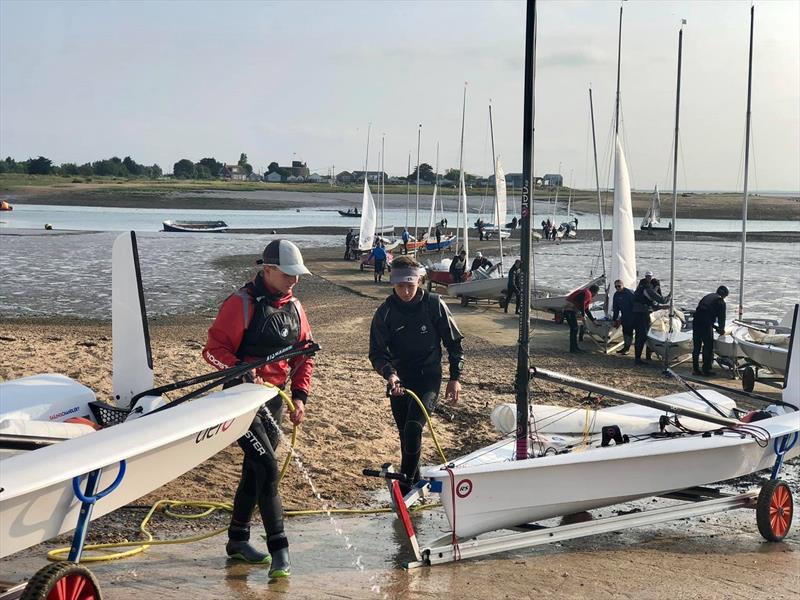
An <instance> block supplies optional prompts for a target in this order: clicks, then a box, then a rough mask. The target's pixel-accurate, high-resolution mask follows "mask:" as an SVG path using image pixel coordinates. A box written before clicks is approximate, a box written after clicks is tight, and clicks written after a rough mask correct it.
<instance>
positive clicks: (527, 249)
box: [515, 0, 536, 460]
mask: <svg viewBox="0 0 800 600" xmlns="http://www.w3.org/2000/svg"><path fill="white" fill-rule="evenodd" d="M524 89H525V95H524V100H523V103H522V110H523V118H522V121H523V130H522V198H521V210H522V232H521V234H522V235H521V240H520V255H521V257H522V299H523V302H522V306H521V310H520V317H519V340H518V341H517V374H516V386H515V387H516V395H517V435H516V440H517V445H516V460H525V459H527V458H528V394H529V385H530V382H529V379H528V368H529V364H530V354H531V352H530V327H531V325H530V314H531V298H530V290H531V272H532V269H531V267H532V264H531V208H532V207H533V195H534V182H533V142H534V116H535V113H536V104H535V94H534V92H535V89H536V0H528V2H527V7H526V14H525V88H524Z"/></svg>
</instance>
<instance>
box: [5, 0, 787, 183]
mask: <svg viewBox="0 0 800 600" xmlns="http://www.w3.org/2000/svg"><path fill="white" fill-rule="evenodd" d="M619 6H620V3H619V2H618V1H616V2H610V1H609V2H606V1H602V0H598V1H589V2H582V1H577V0H576V1H540V2H539V3H538V21H539V29H538V45H537V53H538V56H537V82H536V145H535V159H534V161H535V167H534V170H535V173H536V174H537V175H543V174H545V173H556V172H560V173H561V174H562V175H563V176H564V181H565V184H567V185H570V184H574V186H576V187H584V188H592V187H594V170H593V162H592V152H591V124H590V118H589V99H588V89H589V86H590V85H591V87H592V90H593V97H594V113H595V127H596V131H597V146H598V154H599V163H600V167H599V170H600V173H601V175H600V178H601V185H604V186H605V185H607V184H608V183H609V179H610V177H611V175H612V173H611V169H610V168H609V156H610V149H611V148H612V147H613V138H612V132H613V115H614V96H615V77H616V61H617V29H618V19H619ZM755 7H756V20H755V46H754V66H753V99H752V145H751V162H750V179H749V182H750V183H749V187H750V189H751V190H782V191H793V192H796V191H800V2H796V1H794V0H785V1H784V0H771V1H759V2H756V3H755ZM681 19H686V20H687V24H686V25H685V26H684V40H683V41H684V43H683V69H682V71H683V72H682V82H681V107H680V135H679V139H680V143H679V166H678V187H679V188H680V189H692V190H737V189H741V187H742V184H743V171H744V164H743V158H744V139H745V114H746V92H747V53H748V35H749V26H750V3H749V2H746V1H731V2H728V1H723V0H719V1H708V2H704V1H690V0H686V1H664V2H655V1H647V0H630V1H627V2H625V3H624V17H623V37H622V58H621V62H622V65H621V71H622V80H621V134H622V143H623V147H624V149H625V153H626V157H627V161H628V164H629V167H630V171H631V179H632V183H633V186H634V187H635V188H638V189H648V188H652V187H653V186H654V185H656V184H658V185H659V187H660V188H662V189H671V187H672V148H673V146H672V140H673V137H674V128H675V93H676V71H677V47H678V30H679V29H680V27H681ZM524 35H525V4H524V3H523V2H479V1H468V2H455V1H452V2H451V1H441V2H338V1H337V2H301V1H299V2H224V3H223V2H212V1H205V2H155V1H152V2H147V1H143V2H78V1H71V2H41V1H40V2H27V1H25V2H19V1H15V0H0V155H2V156H3V157H5V156H9V155H10V156H11V157H13V158H15V159H17V160H24V159H26V158H28V157H36V156H39V155H44V156H46V157H48V158H50V159H52V160H53V161H54V162H55V163H56V164H60V163H62V162H75V163H78V164H81V163H83V162H87V161H93V160H98V159H100V158H108V157H111V156H115V155H116V156H119V157H120V158H122V157H124V156H127V155H130V156H131V157H132V158H134V159H135V160H136V161H137V162H139V163H144V164H152V163H158V164H159V165H160V166H161V167H162V168H163V169H164V171H165V172H171V171H172V165H173V164H174V163H175V162H177V161H178V160H180V159H182V158H189V159H191V160H193V161H198V160H200V159H201V158H204V157H208V156H213V157H215V158H216V159H217V160H219V161H221V162H227V163H235V162H236V161H237V160H238V158H239V155H240V153H241V152H245V153H246V154H247V156H248V159H249V162H250V163H251V164H252V165H253V166H254V168H255V169H256V170H257V171H262V170H265V169H266V167H267V165H268V164H269V163H270V162H272V161H277V162H279V163H280V164H281V165H288V164H289V163H290V162H291V161H292V160H293V159H295V160H302V161H304V162H306V163H307V164H308V166H309V168H310V169H311V170H312V171H316V172H319V173H321V174H326V173H327V172H328V171H329V170H330V169H334V168H335V171H336V172H339V171H342V170H354V169H359V170H360V169H363V168H364V163H365V157H366V143H367V130H368V128H369V129H370V131H371V135H370V146H369V168H370V169H371V170H372V169H378V168H379V166H380V165H379V161H378V156H379V152H380V151H381V143H382V141H383V143H384V148H385V150H384V153H383V154H384V155H385V156H383V157H382V158H383V159H384V165H385V170H386V171H387V172H388V173H389V174H390V175H404V174H405V173H406V172H407V167H408V160H409V154H410V155H411V162H412V168H413V164H416V162H417V133H418V130H419V125H420V124H421V125H422V129H421V143H420V159H421V161H422V162H428V163H429V164H431V165H433V166H436V147H437V143H438V144H439V170H440V171H441V172H444V170H446V169H448V168H458V166H459V154H460V153H459V147H460V136H461V108H462V94H463V91H464V83H465V82H467V86H466V89H467V96H466V115H465V132H464V159H463V160H464V168H465V169H466V170H467V171H468V172H470V173H476V174H483V175H486V174H490V173H491V171H492V159H491V155H492V151H491V142H490V136H489V116H488V105H489V102H490V100H491V102H492V112H493V124H494V141H495V148H496V153H497V154H498V155H499V156H500V157H501V160H502V162H503V164H504V168H505V170H506V171H507V172H518V171H521V170H522V168H521V156H522V118H523V106H522V92H523V81H524V68H523V67H524Z"/></svg>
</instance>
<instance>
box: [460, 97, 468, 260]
mask: <svg viewBox="0 0 800 600" xmlns="http://www.w3.org/2000/svg"><path fill="white" fill-rule="evenodd" d="M466 112H467V82H466V81H465V82H464V98H463V100H462V103H461V149H460V151H459V158H458V172H459V189H458V196H459V199H458V207H459V209H460V208H461V202H462V201H463V202H464V204H465V205H466V203H467V195H466V192H465V191H464V184H465V181H464V116H465V115H466ZM459 212H461V211H460V210H459ZM460 219H461V217H460V215H459V220H460ZM468 227H469V225H467V207H466V206H464V240H463V241H462V242H461V244H462V247H466V245H467V244H468V242H467V229H468ZM467 258H469V252H467Z"/></svg>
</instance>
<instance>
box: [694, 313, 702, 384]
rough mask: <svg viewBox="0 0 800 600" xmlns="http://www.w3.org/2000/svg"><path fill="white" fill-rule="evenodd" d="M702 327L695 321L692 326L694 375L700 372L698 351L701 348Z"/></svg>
mask: <svg viewBox="0 0 800 600" xmlns="http://www.w3.org/2000/svg"><path fill="white" fill-rule="evenodd" d="M701 329H702V325H701V324H700V323H698V322H697V321H695V322H694V323H693V324H692V369H693V370H694V371H695V373H698V372H699V371H700V351H701V349H702V346H703V334H702V333H701V331H700V330H701Z"/></svg>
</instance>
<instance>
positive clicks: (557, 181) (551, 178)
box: [542, 173, 564, 187]
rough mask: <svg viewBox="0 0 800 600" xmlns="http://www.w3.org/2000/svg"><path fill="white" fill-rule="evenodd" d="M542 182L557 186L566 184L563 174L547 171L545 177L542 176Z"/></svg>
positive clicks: (548, 185) (546, 184)
mask: <svg viewBox="0 0 800 600" xmlns="http://www.w3.org/2000/svg"><path fill="white" fill-rule="evenodd" d="M542 184H543V185H544V186H545V187H550V186H555V187H563V185H564V178H563V177H562V176H561V175H557V174H554V173H547V174H545V176H544V177H542Z"/></svg>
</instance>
